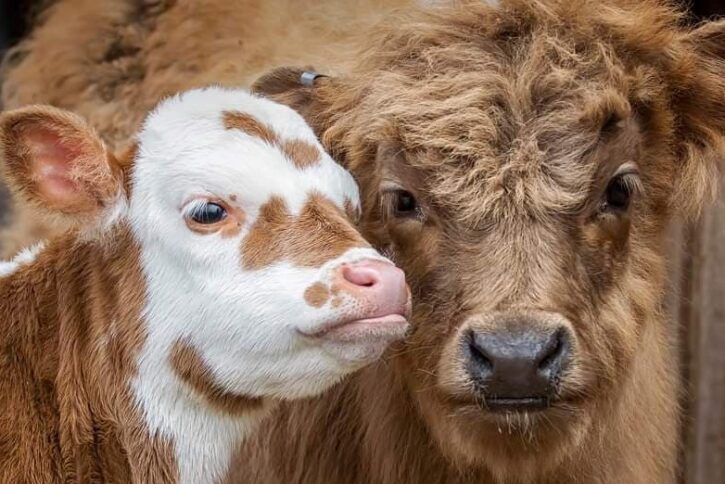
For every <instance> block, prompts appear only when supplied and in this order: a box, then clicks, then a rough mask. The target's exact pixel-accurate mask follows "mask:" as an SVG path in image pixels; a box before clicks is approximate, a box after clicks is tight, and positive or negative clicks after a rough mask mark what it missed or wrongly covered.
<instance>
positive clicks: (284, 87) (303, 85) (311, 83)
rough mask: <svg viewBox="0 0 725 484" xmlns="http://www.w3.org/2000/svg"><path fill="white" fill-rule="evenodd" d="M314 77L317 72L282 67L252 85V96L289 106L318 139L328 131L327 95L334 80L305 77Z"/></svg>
mask: <svg viewBox="0 0 725 484" xmlns="http://www.w3.org/2000/svg"><path fill="white" fill-rule="evenodd" d="M306 73H307V74H310V73H314V69H313V68H311V67H310V68H304V69H303V68H299V67H278V68H277V69H274V70H272V71H270V72H268V73H267V74H264V75H263V76H262V77H260V78H259V79H257V80H256V81H255V82H254V83H253V84H252V92H254V93H255V94H260V95H262V96H265V97H268V98H270V99H272V100H274V101H277V102H279V103H282V104H285V105H287V106H289V107H291V108H292V109H294V110H295V111H297V112H298V113H300V114H301V115H302V117H303V118H305V120H307V122H308V123H309V124H310V125H311V126H312V128H313V129H314V130H315V132H317V134H318V135H320V134H321V130H323V129H324V127H325V124H326V123H325V116H324V111H325V107H326V103H325V102H324V101H323V97H324V96H323V91H326V90H329V88H330V87H331V84H332V83H334V79H332V78H330V77H327V76H320V77H317V78H316V79H313V78H311V77H310V76H306V77H307V79H308V82H304V81H303V75H305V74H306Z"/></svg>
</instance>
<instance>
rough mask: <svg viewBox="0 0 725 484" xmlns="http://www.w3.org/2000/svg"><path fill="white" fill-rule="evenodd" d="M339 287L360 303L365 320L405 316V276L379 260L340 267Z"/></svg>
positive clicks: (406, 308)
mask: <svg viewBox="0 0 725 484" xmlns="http://www.w3.org/2000/svg"><path fill="white" fill-rule="evenodd" d="M340 275H341V276H342V277H340V278H338V281H339V282H338V284H339V285H340V286H341V287H340V289H342V290H343V291H344V292H347V293H349V294H351V295H352V296H354V297H355V298H356V299H358V300H360V301H361V302H363V305H364V306H365V315H364V317H365V318H377V317H381V316H387V315H391V314H400V315H402V316H406V317H407V316H408V312H409V308H410V303H409V291H408V286H407V285H406V284H405V274H404V273H403V271H402V270H400V269H398V268H397V267H395V266H394V265H392V264H390V263H387V262H381V261H371V260H369V261H360V262H356V263H354V264H345V265H343V266H342V267H341V268H340Z"/></svg>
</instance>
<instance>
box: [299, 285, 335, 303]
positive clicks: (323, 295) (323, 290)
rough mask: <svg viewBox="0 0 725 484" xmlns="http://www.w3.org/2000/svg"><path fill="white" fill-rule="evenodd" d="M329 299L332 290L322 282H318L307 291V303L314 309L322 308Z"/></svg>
mask: <svg viewBox="0 0 725 484" xmlns="http://www.w3.org/2000/svg"><path fill="white" fill-rule="evenodd" d="M329 299H330V290H329V289H328V288H327V286H326V285H325V284H323V283H321V282H316V283H314V284H312V285H311V286H310V287H308V288H307V289H306V290H305V301H306V302H307V304H309V305H310V306H312V307H313V308H321V307H322V306H324V305H325V303H326V302H327V301H328V300H329Z"/></svg>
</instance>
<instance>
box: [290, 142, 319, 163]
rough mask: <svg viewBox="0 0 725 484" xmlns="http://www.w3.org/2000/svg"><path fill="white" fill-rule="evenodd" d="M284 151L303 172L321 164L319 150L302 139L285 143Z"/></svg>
mask: <svg viewBox="0 0 725 484" xmlns="http://www.w3.org/2000/svg"><path fill="white" fill-rule="evenodd" d="M282 151H283V152H284V154H285V155H286V156H287V158H289V159H290V161H291V162H292V163H293V164H294V165H295V166H296V167H297V168H299V169H301V170H303V169H305V168H308V167H310V166H314V165H316V164H318V163H319V162H320V150H319V148H317V146H315V145H313V144H311V143H308V142H307V141H304V140H301V139H293V140H291V141H285V142H284V143H283V144H282Z"/></svg>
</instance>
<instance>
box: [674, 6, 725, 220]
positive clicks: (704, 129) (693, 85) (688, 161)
mask: <svg viewBox="0 0 725 484" xmlns="http://www.w3.org/2000/svg"><path fill="white" fill-rule="evenodd" d="M683 45H684V51H685V53H686V54H685V55H683V56H682V60H681V61H680V62H679V65H678V71H679V72H678V77H679V82H677V84H678V85H677V86H676V89H677V91H678V93H677V94H676V99H675V109H676V110H677V112H678V116H679V121H680V122H679V126H678V128H679V132H678V133H677V136H678V137H679V138H680V140H679V141H680V142H681V144H680V146H681V151H680V153H681V155H682V156H681V158H682V160H683V161H684V165H683V166H682V168H681V170H680V176H679V180H678V183H677V186H676V190H675V206H676V207H680V208H681V209H682V210H683V211H684V213H685V214H686V215H697V214H699V212H700V210H701V209H702V206H703V204H704V203H705V202H709V201H711V200H712V199H713V198H714V196H715V194H716V188H717V184H718V174H719V172H721V171H722V167H723V161H724V160H725V20H719V21H713V22H706V23H704V24H702V25H700V26H699V27H698V28H696V29H694V30H692V31H691V32H689V33H687V34H686V36H685V39H684V43H683Z"/></svg>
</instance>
